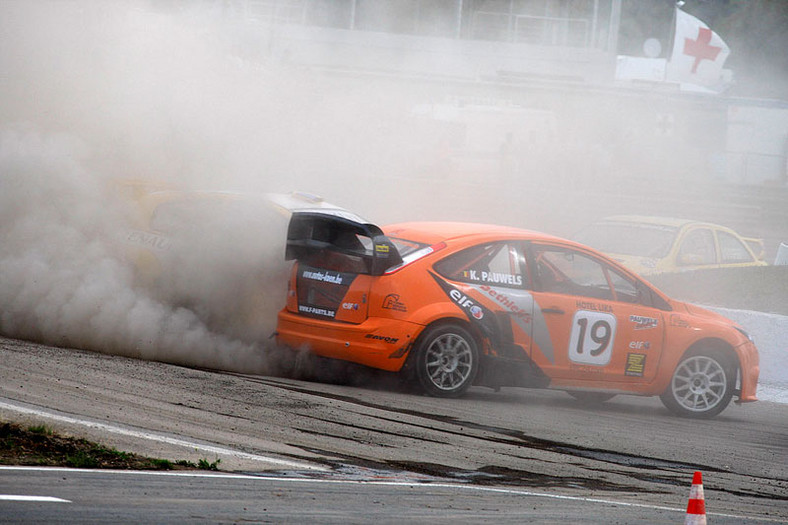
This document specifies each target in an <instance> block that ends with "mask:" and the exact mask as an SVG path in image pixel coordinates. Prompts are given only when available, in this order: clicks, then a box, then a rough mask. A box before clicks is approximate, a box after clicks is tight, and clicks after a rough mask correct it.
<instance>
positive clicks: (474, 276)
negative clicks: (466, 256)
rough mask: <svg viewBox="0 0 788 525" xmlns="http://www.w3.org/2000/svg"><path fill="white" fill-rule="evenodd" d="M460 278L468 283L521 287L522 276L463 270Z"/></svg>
mask: <svg viewBox="0 0 788 525" xmlns="http://www.w3.org/2000/svg"><path fill="white" fill-rule="evenodd" d="M462 277H463V278H464V279H468V280H470V281H476V282H484V283H490V284H503V285H508V286H522V285H523V276H522V275H513V274H510V273H499V272H485V271H482V270H465V271H464V272H462Z"/></svg>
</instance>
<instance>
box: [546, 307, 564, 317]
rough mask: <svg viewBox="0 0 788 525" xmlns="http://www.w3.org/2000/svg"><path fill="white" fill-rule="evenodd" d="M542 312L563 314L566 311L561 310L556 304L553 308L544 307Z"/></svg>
mask: <svg viewBox="0 0 788 525" xmlns="http://www.w3.org/2000/svg"><path fill="white" fill-rule="evenodd" d="M542 313H543V314H560V315H563V314H565V313H566V312H564V311H563V310H561V309H560V308H558V307H557V306H554V307H552V308H543V309H542Z"/></svg>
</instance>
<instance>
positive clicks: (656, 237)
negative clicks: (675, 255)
mask: <svg viewBox="0 0 788 525" xmlns="http://www.w3.org/2000/svg"><path fill="white" fill-rule="evenodd" d="M677 231H678V228H674V227H671V226H663V225H657V224H646V223H623V222H599V223H596V224H592V225H591V226H589V227H587V228H585V229H584V230H582V231H580V233H578V234H577V235H576V236H575V240H577V241H578V242H581V243H583V244H586V245H588V246H591V247H592V248H595V249H597V250H599V251H601V252H604V253H614V254H619V255H636V256H640V257H652V258H656V259H659V258H662V257H665V256H666V255H667V254H668V251H670V247H671V245H672V244H673V239H675V237H676V232H677Z"/></svg>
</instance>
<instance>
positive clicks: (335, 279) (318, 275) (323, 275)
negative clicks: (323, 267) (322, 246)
mask: <svg viewBox="0 0 788 525" xmlns="http://www.w3.org/2000/svg"><path fill="white" fill-rule="evenodd" d="M301 277H303V278H304V279H311V280H312V281H320V282H323V283H332V284H340V285H341V284H344V282H345V279H344V277H343V276H342V274H341V273H339V272H328V271H326V272H324V271H320V270H304V271H303V272H302V273H301Z"/></svg>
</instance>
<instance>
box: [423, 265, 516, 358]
mask: <svg viewBox="0 0 788 525" xmlns="http://www.w3.org/2000/svg"><path fill="white" fill-rule="evenodd" d="M430 275H432V277H433V278H434V279H435V281H436V282H437V283H438V285H439V286H440V287H441V288H442V289H443V291H444V292H446V295H448V296H449V298H450V299H451V300H452V301H453V302H454V303H455V304H457V306H459V307H460V309H462V311H463V312H465V315H467V316H468V319H470V320H471V321H473V322H475V323H478V326H479V329H480V330H481V331H482V334H483V335H484V337H487V338H489V339H490V341H491V342H492V344H493V346H496V345H498V344H499V343H500V341H501V337H502V334H501V329H500V327H499V326H498V323H497V322H496V320H495V315H493V313H492V311H490V310H488V309H487V308H486V307H485V306H484V305H482V304H480V303H478V302H477V301H476V300H475V299H472V298H471V297H468V296H467V295H466V294H465V293H464V292H462V291H460V290H458V289H457V288H455V287H454V286H452V285H450V284H449V283H448V282H446V281H445V280H443V279H441V278H440V277H438V276H437V275H436V274H434V273H432V272H430Z"/></svg>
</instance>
